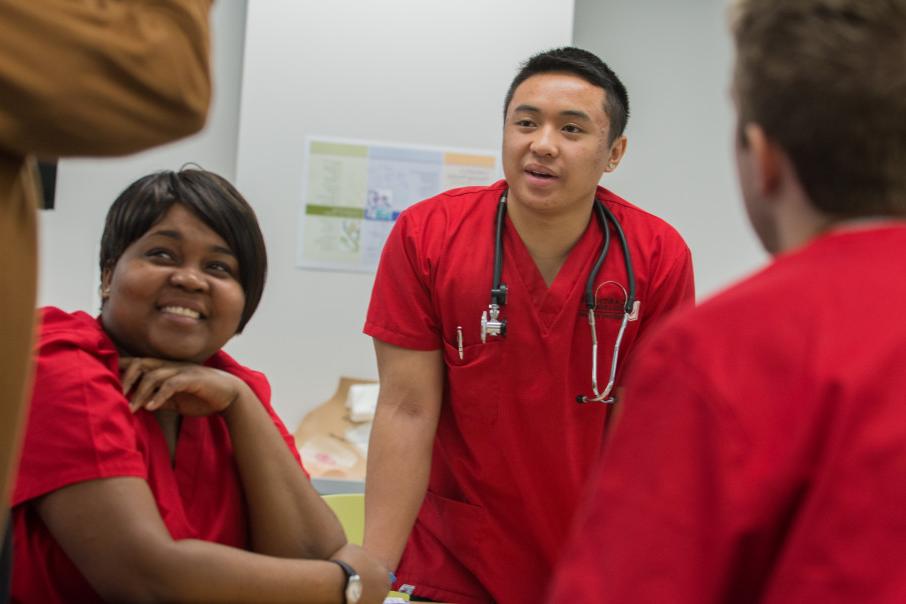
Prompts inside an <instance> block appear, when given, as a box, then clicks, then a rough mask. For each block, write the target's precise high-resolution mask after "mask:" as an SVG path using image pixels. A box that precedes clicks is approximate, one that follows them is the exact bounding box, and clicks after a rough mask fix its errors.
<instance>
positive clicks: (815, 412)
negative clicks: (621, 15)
mask: <svg viewBox="0 0 906 604" xmlns="http://www.w3.org/2000/svg"><path fill="white" fill-rule="evenodd" d="M733 11H734V12H733V32H734V35H735V39H736V49H737V56H736V69H735V78H734V83H733V95H734V97H735V102H736V105H737V110H738V115H739V118H738V120H739V121H738V123H739V128H738V139H737V165H738V169H739V170H738V171H739V180H740V183H741V188H742V193H743V198H744V199H745V205H746V209H747V211H748V213H749V217H750V220H751V222H752V225H753V226H754V228H755V231H756V232H757V233H758V236H759V237H760V239H761V240H762V242H763V243H764V245H765V247H766V248H767V249H768V250H769V251H770V252H771V253H772V254H775V258H774V261H773V262H772V263H771V264H770V265H769V266H767V267H766V268H765V269H764V270H762V271H760V272H758V273H757V274H755V275H754V276H752V277H751V278H749V279H747V280H745V281H743V282H742V283H739V284H738V285H736V286H734V287H732V288H730V289H729V290H727V291H725V292H724V293H722V294H720V295H718V296H716V297H715V298H713V299H712V300H710V301H708V302H705V303H704V304H702V305H701V306H700V307H699V308H697V309H695V310H694V311H692V312H688V313H678V314H677V315H675V316H674V317H673V318H671V320H669V321H668V322H667V323H666V324H665V325H664V326H663V328H662V329H658V330H657V333H656V334H654V335H653V337H651V338H649V339H646V342H645V344H644V345H643V346H642V349H640V350H639V354H638V355H637V356H636V359H635V360H636V362H635V363H634V364H633V365H632V368H631V369H630V372H629V373H630V375H629V376H628V381H627V384H626V393H625V409H624V413H623V414H622V415H621V417H620V419H619V422H617V424H616V426H615V427H614V430H613V439H612V440H609V442H608V444H607V447H606V449H605V453H604V455H603V458H602V462H601V465H600V472H599V473H598V474H597V476H596V478H595V483H594V485H593V488H592V490H591V491H590V492H589V494H590V496H591V497H590V499H589V501H588V502H587V503H586V504H585V505H584V507H583V508H582V511H581V512H580V513H579V514H578V519H579V521H578V522H577V524H576V526H575V531H574V534H573V537H572V541H571V544H570V545H569V546H568V548H567V552H566V554H565V555H564V557H563V558H562V559H561V561H560V563H559V569H558V573H557V577H556V581H555V583H554V586H553V590H552V593H551V595H550V598H549V601H550V602H557V603H559V602H594V603H595V604H598V603H608V602H615V603H616V602H640V603H646V602H671V603H674V604H684V603H690V604H691V603H696V604H707V603H711V602H733V603H734V604H735V603H746V602H759V603H762V604H774V603H780V602H784V603H787V602H821V603H823V604H828V603H834V602H841V603H842V602H860V603H867V602H872V603H897V604H899V603H902V602H906V555H904V545H906V513H904V511H906V479H904V477H906V404H904V403H906V395H904V393H906V321H904V319H903V307H904V301H906V279H904V275H906V254H904V251H906V220H904V218H906V0H872V1H871V2H866V1H865V0H835V1H829V0H743V1H741V2H737V4H736V6H735V7H734V9H733Z"/></svg>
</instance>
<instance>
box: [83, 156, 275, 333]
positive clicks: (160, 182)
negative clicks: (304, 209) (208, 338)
mask: <svg viewBox="0 0 906 604" xmlns="http://www.w3.org/2000/svg"><path fill="white" fill-rule="evenodd" d="M174 204H180V205H182V206H184V207H185V208H186V209H188V210H189V211H190V212H192V213H193V214H195V215H196V216H197V217H198V218H199V219H200V220H201V221H202V222H204V223H205V224H206V225H208V226H209V227H210V228H211V230H213V231H214V232H215V233H217V234H218V235H219V236H220V237H222V238H223V240H224V241H226V243H227V245H228V246H229V247H230V249H231V250H232V251H233V253H234V254H236V259H237V260H238V262H239V283H240V285H241V286H242V290H243V292H244V293H245V307H244V308H243V309H242V318H241V320H240V322H239V328H238V329H237V330H236V333H240V332H241V331H242V329H243V328H244V327H245V324H246V323H248V321H249V319H251V318H252V315H253V314H254V313H255V309H256V308H258V302H260V300H261V293H262V292H263V291H264V282H265V279H266V277H267V250H266V248H265V246H264V236H263V235H262V234H261V228H260V227H259V226H258V219H257V217H256V216H255V211H254V210H253V209H252V207H251V206H250V205H249V203H248V202H247V201H246V200H245V198H244V197H243V196H242V195H241V194H240V193H239V191H237V190H236V188H235V187H233V185H231V184H230V183H229V181H227V180H226V179H225V178H223V177H222V176H218V175H217V174H214V173H213V172H208V171H206V170H200V169H194V168H193V169H183V170H180V171H178V172H173V171H170V170H166V171H162V172H155V173H154V174H149V175H148V176H143V177H142V178H139V179H138V180H137V181H135V182H134V183H132V184H131V185H129V186H128V187H127V188H126V190H125V191H123V192H122V193H120V195H119V197H117V198H116V201H114V202H113V205H112V206H110V210H109V211H108V212H107V220H106V222H105V224H104V234H103V235H102V236H101V257H100V266H101V273H102V274H103V273H104V271H106V270H108V269H109V270H113V267H114V266H115V265H116V263H117V261H118V260H119V259H120V256H122V255H123V252H125V251H126V248H128V247H129V246H130V245H132V243H133V242H135V241H136V240H137V239H139V238H141V237H142V235H144V234H145V233H147V232H148V230H149V229H150V228H151V227H153V226H154V225H155V224H157V223H158V222H159V221H160V220H161V219H162V218H163V217H164V215H165V214H166V213H167V211H168V210H169V209H170V208H171V207H172V206H173V205H174Z"/></svg>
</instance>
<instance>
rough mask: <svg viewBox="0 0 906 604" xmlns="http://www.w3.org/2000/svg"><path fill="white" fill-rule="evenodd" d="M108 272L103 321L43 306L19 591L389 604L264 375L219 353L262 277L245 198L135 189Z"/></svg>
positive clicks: (195, 186)
mask: <svg viewBox="0 0 906 604" xmlns="http://www.w3.org/2000/svg"><path fill="white" fill-rule="evenodd" d="M100 265H101V281H102V283H101V299H102V305H101V313H100V315H99V316H98V317H97V318H94V317H91V316H89V315H87V314H85V313H81V312H77V313H72V314H70V313H65V312H63V311H61V310H59V309H56V308H45V309H43V310H42V314H41V317H42V326H41V331H40V335H39V341H38V359H37V376H36V377H37V379H36V385H35V390H34V394H33V400H32V408H31V414H30V416H29V423H28V430H27V433H26V438H25V447H24V451H23V455H22V461H21V466H20V470H19V479H18V483H17V485H16V489H15V493H14V499H13V506H14V507H13V524H14V537H15V541H14V542H15V545H14V547H15V550H14V555H15V566H14V575H13V599H14V600H15V601H19V602H63V601H66V602H69V601H78V602H92V601H100V600H112V601H138V600H142V601H144V600H150V601H213V600H216V601H230V602H243V601H268V602H279V601H298V600H300V599H301V600H304V601H310V602H341V601H343V598H344V591H345V593H346V594H353V595H354V594H355V593H356V589H360V588H364V595H363V596H362V597H361V599H358V598H355V599H349V601H351V602H355V601H359V602H368V601H380V600H381V599H382V598H383V595H384V594H385V593H386V592H387V588H388V587H389V583H388V580H387V573H386V570H385V569H383V568H382V567H381V566H380V565H379V564H377V563H376V562H373V561H372V560H371V559H370V558H368V557H367V556H366V555H365V554H364V553H363V552H362V551H361V550H360V549H359V548H357V547H356V546H353V545H346V540H345V538H344V536H343V531H342V529H341V527H340V525H339V523H338V522H337V520H336V518H335V517H334V516H333V513H332V512H331V511H330V510H329V509H328V508H327V506H326V505H325V504H324V503H323V501H322V500H321V498H320V497H319V496H318V494H317V493H316V492H315V490H314V489H313V488H312V486H311V484H310V483H309V481H308V479H307V477H306V475H305V473H304V471H303V469H302V467H301V462H300V460H299V456H298V452H297V451H296V448H295V445H294V442H293V439H292V437H291V436H290V435H289V434H288V433H287V431H286V428H285V427H284V426H283V423H282V422H281V421H280V419H279V418H278V417H277V416H276V414H275V413H274V411H273V409H272V408H271V405H270V388H269V386H268V383H267V380H266V378H265V377H264V376H263V375H262V374H260V373H258V372H256V371H252V370H250V369H248V368H246V367H244V366H242V365H240V364H239V363H238V362H236V361H235V360H234V359H232V358H231V357H230V356H229V355H227V354H226V353H225V352H223V350H221V349H222V347H223V346H224V345H225V344H226V343H227V341H229V340H230V338H232V337H233V336H234V335H235V334H236V333H238V332H239V331H241V330H242V329H243V328H244V327H245V325H246V324H247V323H248V321H249V319H250V318H251V316H252V314H253V313H254V311H255V309H256V308H257V306H258V302H259V300H260V298H261V293H262V291H263V289H264V280H265V274H266V271H267V258H266V253H265V247H264V240H263V237H262V235H261V231H260V228H259V227H258V222H257V219H256V218H255V213H254V211H253V210H252V208H251V207H250V206H249V204H248V203H247V202H246V201H245V199H243V197H242V196H241V195H240V194H239V192H238V191H236V189H235V188H233V187H232V185H230V184H229V183H228V182H227V181H226V180H224V179H223V178H221V177H219V176H217V175H215V174H212V173H210V172H205V171H202V170H183V171H180V172H160V173H156V174H152V175H149V176H146V177H144V178H141V179H139V180H138V181H137V182H135V183H134V184H132V185H131V186H130V187H128V188H127V189H126V190H125V191H124V192H123V193H122V194H121V195H120V196H119V198H118V199H117V200H116V201H115V202H114V204H113V206H112V207H111V209H110V211H109V213H108V216H107V222H106V226H105V229H104V234H103V237H102V241H101V258H100ZM255 554H264V555H255ZM331 562H342V563H344V564H345V566H342V565H340V564H333V563H331ZM347 568H352V569H354V572H353V573H352V574H351V575H347V571H346V569H347ZM350 589H352V591H349V590H350Z"/></svg>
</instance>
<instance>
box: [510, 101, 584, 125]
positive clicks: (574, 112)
mask: <svg viewBox="0 0 906 604" xmlns="http://www.w3.org/2000/svg"><path fill="white" fill-rule="evenodd" d="M517 111H524V112H526V113H541V109H539V108H538V107H535V106H534V105H519V106H518V107H516V108H515V109H513V112H514V113H515V112H517ZM560 116H562V117H577V118H579V119H583V120H588V121H589V122H590V121H592V119H591V116H590V115H588V114H587V113H585V112H584V111H579V110H578V109H565V110H563V111H561V112H560Z"/></svg>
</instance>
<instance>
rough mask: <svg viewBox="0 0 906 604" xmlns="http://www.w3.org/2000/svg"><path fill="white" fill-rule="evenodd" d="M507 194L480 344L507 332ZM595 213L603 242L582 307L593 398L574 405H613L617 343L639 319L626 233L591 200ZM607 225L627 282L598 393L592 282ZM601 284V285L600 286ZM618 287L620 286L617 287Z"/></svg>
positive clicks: (499, 212) (499, 205)
mask: <svg viewBox="0 0 906 604" xmlns="http://www.w3.org/2000/svg"><path fill="white" fill-rule="evenodd" d="M507 192H508V191H504V192H503V194H502V195H501V196H500V201H499V202H498V203H497V229H496V233H495V239H494V281H493V283H492V284H491V303H490V304H489V305H488V310H486V311H483V312H482V313H481V343H482V344H484V343H485V342H486V341H487V338H488V336H505V335H506V329H507V322H506V319H501V317H500V310H501V308H502V307H503V306H504V305H506V295H507V288H506V285H505V284H503V283H501V282H500V275H501V273H502V272H503V224H504V222H505V219H504V217H505V215H506V198H507ZM594 207H595V213H596V214H597V216H598V222H599V223H600V224H601V230H602V231H603V232H604V243H603V244H602V245H601V251H600V252H599V253H598V259H597V261H595V265H594V267H592V269H591V273H590V274H589V275H588V280H587V281H586V282H585V307H586V309H587V310H588V324H589V325H590V326H591V389H592V392H594V396H584V395H582V394H580V395H578V396H577V397H576V402H577V403H614V402H615V400H616V399H615V398H614V397H613V396H611V395H610V393H611V392H612V391H613V387H614V383H615V381H616V376H617V361H618V359H619V356H620V344H621V343H622V342H623V334H624V333H626V326H627V324H628V323H629V322H630V321H635V320H636V319H637V318H638V316H639V301H638V300H636V299H635V272H634V271H633V269H632V259H631V258H630V255H629V244H628V243H627V242H626V234H625V233H624V232H623V227H622V226H620V221H618V220H617V219H616V217H615V216H614V215H613V213H612V212H611V211H610V210H609V209H608V208H607V206H606V205H604V203H603V202H602V201H601V200H600V199H597V198H596V199H595V203H594ZM610 225H613V228H614V230H615V231H616V232H617V237H618V238H619V239H620V246H621V247H622V248H623V258H624V260H625V262H626V278H627V281H628V282H629V291H628V292H627V291H626V290H625V289H624V290H623V294H624V295H625V297H626V304H625V306H624V307H623V320H622V322H621V323H620V330H619V331H618V332H617V339H616V342H615V343H614V346H613V358H612V359H611V361H610V377H609V378H608V380H607V386H605V387H604V390H598V334H597V330H596V329H595V308H596V307H597V296H596V294H597V290H596V289H595V279H597V277H598V272H599V271H600V270H601V266H602V265H603V264H604V259H605V258H607V249H608V248H609V247H610ZM602 285H603V284H602ZM599 287H600V286H599ZM620 287H621V288H622V286H620Z"/></svg>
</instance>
